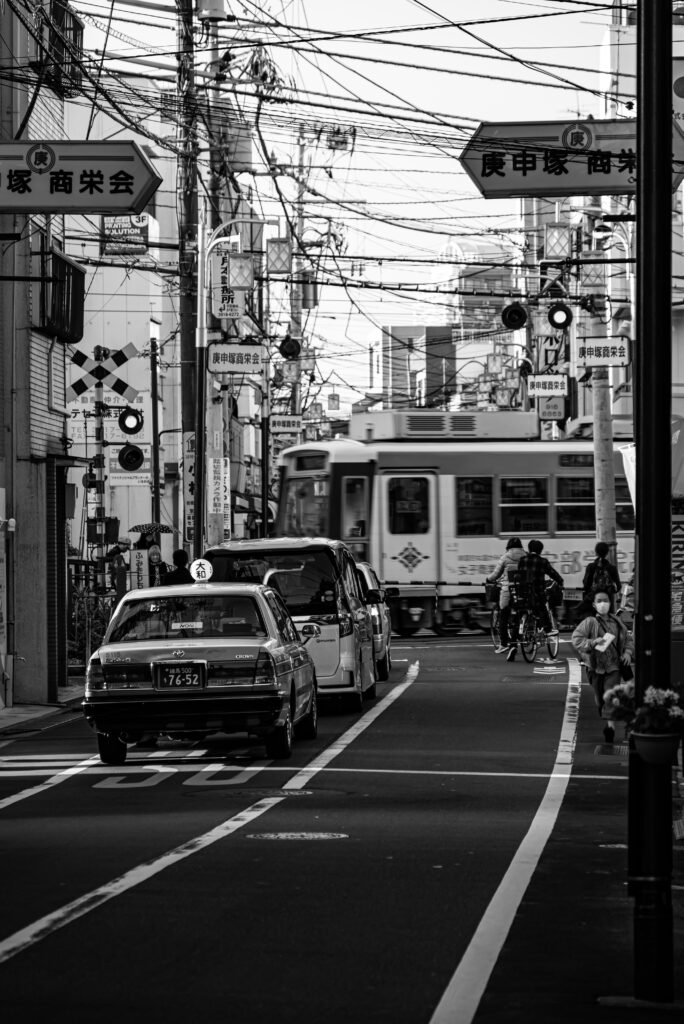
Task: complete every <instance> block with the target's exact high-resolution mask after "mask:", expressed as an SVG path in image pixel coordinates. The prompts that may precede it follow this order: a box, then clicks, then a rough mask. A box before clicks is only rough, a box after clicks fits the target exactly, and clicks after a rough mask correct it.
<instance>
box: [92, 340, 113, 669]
mask: <svg viewBox="0 0 684 1024" xmlns="http://www.w3.org/2000/svg"><path fill="white" fill-rule="evenodd" d="M93 356H94V359H95V362H96V363H102V362H104V360H105V359H108V358H109V349H106V348H103V347H102V346H101V345H96V346H95V350H94V352H93ZM94 390H95V457H94V459H93V469H94V470H95V493H96V495H97V505H96V506H95V529H96V532H97V541H96V548H95V550H96V554H95V562H96V566H95V579H96V583H97V589H98V590H105V588H106V586H107V576H106V572H105V552H106V550H107V540H106V533H105V531H106V529H107V521H106V518H105V506H104V489H105V471H104V470H105V457H104V450H105V439H104V412H105V404H104V400H103V396H104V385H103V383H102V380H101V379H99V378H98V380H97V381H96V382H95V389H94ZM88 654H89V652H88Z"/></svg>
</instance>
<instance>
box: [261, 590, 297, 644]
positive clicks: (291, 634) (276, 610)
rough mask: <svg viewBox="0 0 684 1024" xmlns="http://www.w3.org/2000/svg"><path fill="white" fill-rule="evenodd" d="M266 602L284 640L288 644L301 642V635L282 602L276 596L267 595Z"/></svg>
mask: <svg viewBox="0 0 684 1024" xmlns="http://www.w3.org/2000/svg"><path fill="white" fill-rule="evenodd" d="M266 600H267V601H268V603H269V606H270V608H271V611H272V612H273V615H274V617H275V620H276V625H277V627H278V632H279V633H280V634H281V636H282V639H283V640H285V641H286V642H287V643H296V642H297V641H298V640H299V634H298V632H297V629H296V627H295V625H294V623H293V621H292V619H291V618H290V616H289V613H288V611H287V609H286V607H285V605H284V604H283V602H282V600H281V599H280V598H279V597H278V596H277V595H276V594H267V595H266Z"/></svg>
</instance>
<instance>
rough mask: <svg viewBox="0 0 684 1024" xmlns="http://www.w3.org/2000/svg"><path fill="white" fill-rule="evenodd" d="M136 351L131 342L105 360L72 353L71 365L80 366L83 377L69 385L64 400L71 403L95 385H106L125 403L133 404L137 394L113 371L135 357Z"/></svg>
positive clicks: (78, 352)
mask: <svg viewBox="0 0 684 1024" xmlns="http://www.w3.org/2000/svg"><path fill="white" fill-rule="evenodd" d="M137 354H138V350H137V348H136V347H135V345H134V344H133V342H132V341H130V342H129V343H128V345H126V346H125V347H124V348H121V349H118V350H117V351H116V352H111V353H110V354H109V355H108V356H106V358H105V359H103V360H101V361H96V360H95V359H92V358H91V357H90V356H87V355H86V354H85V352H81V351H80V350H79V349H76V351H75V352H74V353H73V355H72V357H71V361H72V363H76V365H77V366H82V367H83V369H84V370H86V371H87V372H86V374H85V376H84V377H81V378H80V379H79V380H77V381H74V383H73V384H71V385H69V387H68V388H67V389H66V400H67V402H73V401H74V400H75V399H76V398H79V397H80V396H81V395H82V394H83V392H84V391H87V390H88V389H89V388H91V387H93V385H95V384H106V385H107V387H108V388H110V389H111V390H112V391H115V392H116V394H117V395H121V397H122V398H125V399H126V401H127V402H134V401H135V400H136V398H137V397H138V392H137V391H136V389H135V388H134V387H131V385H130V384H127V383H126V381H124V380H121V378H120V377H117V376H116V374H115V372H114V371H115V370H117V369H118V368H119V366H123V364H124V363H127V362H128V360H129V359H131V358H132V357H133V356H137Z"/></svg>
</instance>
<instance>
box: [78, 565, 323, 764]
mask: <svg viewBox="0 0 684 1024" xmlns="http://www.w3.org/2000/svg"><path fill="white" fill-rule="evenodd" d="M319 635H320V627H318V626H317V625H316V624H315V623H307V624H305V625H302V627H301V629H300V630H299V631H298V630H297V627H296V626H295V624H294V622H293V621H292V618H291V616H290V614H289V612H288V610H287V608H286V607H285V605H284V603H283V600H282V598H281V597H280V596H279V595H278V594H277V593H275V591H274V590H272V589H271V588H270V587H264V586H261V585H255V584H251V585H250V584H236V583H232V584H231V583H223V584H212V585H207V584H200V583H195V584H182V585H179V586H168V587H150V588H147V589H144V590H133V591H130V592H129V593H128V594H126V595H125V596H124V597H123V598H122V600H121V602H120V603H119V605H118V606H117V609H116V611H115V612H114V615H113V616H112V619H111V621H110V623H109V626H108V627H107V631H106V633H105V635H104V638H103V641H102V644H101V646H100V647H99V648H98V650H96V651H95V652H94V654H93V655H92V656H91V658H90V661H89V663H88V667H87V670H86V687H85V700H84V701H83V704H82V707H83V712H84V714H85V717H86V720H87V721H88V724H89V725H90V726H91V727H92V728H93V729H94V730H95V732H96V733H97V743H98V748H99V752H100V759H101V760H102V762H103V763H104V764H123V763H124V761H125V760H126V750H127V743H129V742H136V741H138V740H140V739H141V738H142V737H143V735H144V736H150V735H152V736H158V735H171V736H176V737H183V738H187V739H203V738H204V737H205V736H207V735H208V734H209V733H213V732H227V733H229V732H247V733H252V734H255V735H258V736H263V737H264V740H265V743H266V752H267V754H268V756H269V757H274V758H275V757H289V756H290V754H291V752H292V741H293V734H294V731H295V729H296V731H297V734H298V735H299V736H303V737H304V738H308V739H314V738H315V736H316V732H317V725H318V703H317V698H318V694H317V682H316V672H315V668H314V663H313V659H312V658H311V656H310V654H309V652H308V650H307V648H306V646H305V645H306V642H307V640H309V639H311V638H312V637H317V636H319Z"/></svg>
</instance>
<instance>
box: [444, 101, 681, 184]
mask: <svg viewBox="0 0 684 1024" xmlns="http://www.w3.org/2000/svg"><path fill="white" fill-rule="evenodd" d="M672 148H673V174H672V191H673V192H674V191H675V189H676V188H677V187H678V186H679V184H680V183H681V181H682V180H683V179H684V134H682V131H681V130H680V128H679V127H678V125H677V124H676V123H675V122H674V121H673V123H672ZM459 159H460V161H461V164H462V165H463V169H464V170H465V171H466V173H467V174H468V175H469V177H470V178H471V179H472V181H473V182H474V183H475V185H476V186H477V188H478V189H479V191H480V192H481V193H482V195H483V196H484V197H485V199H501V198H510V197H512V196H590V195H627V194H629V193H632V192H635V191H636V169H637V168H636V160H637V147H636V119H634V118H630V119H625V120H609V121H593V120H587V121H538V122H534V121H523V122H519V123H510V122H501V123H499V122H491V121H483V122H481V123H480V124H479V125H478V127H477V129H476V130H475V133H474V135H473V136H472V137H471V139H470V141H469V142H468V144H467V145H466V147H465V149H464V150H463V152H462V153H461V156H460V158H459Z"/></svg>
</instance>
